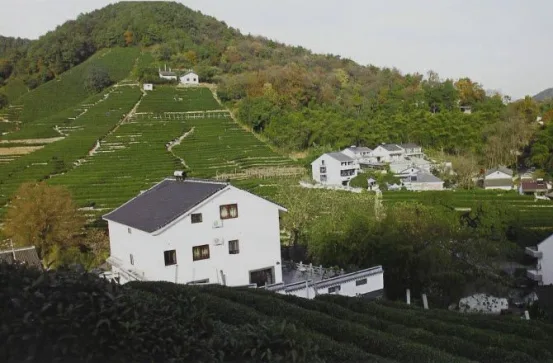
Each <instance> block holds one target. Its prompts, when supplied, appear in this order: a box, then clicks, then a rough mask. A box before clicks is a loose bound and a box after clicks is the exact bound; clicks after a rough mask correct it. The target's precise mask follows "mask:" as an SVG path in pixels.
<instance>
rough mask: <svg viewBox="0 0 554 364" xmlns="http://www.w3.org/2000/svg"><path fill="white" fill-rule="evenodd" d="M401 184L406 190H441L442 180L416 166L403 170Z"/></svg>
mask: <svg viewBox="0 0 554 364" xmlns="http://www.w3.org/2000/svg"><path fill="white" fill-rule="evenodd" d="M403 175H404V177H402V186H404V187H406V189H407V190H408V191H442V190H443V188H444V181H442V180H441V179H440V178H438V177H435V176H434V175H432V174H431V173H427V172H424V171H420V170H418V169H417V168H411V169H410V170H407V171H403Z"/></svg>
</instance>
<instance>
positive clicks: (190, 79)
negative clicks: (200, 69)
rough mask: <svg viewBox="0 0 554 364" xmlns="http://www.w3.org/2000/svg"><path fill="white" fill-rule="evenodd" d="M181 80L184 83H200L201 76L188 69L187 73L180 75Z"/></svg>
mask: <svg viewBox="0 0 554 364" xmlns="http://www.w3.org/2000/svg"><path fill="white" fill-rule="evenodd" d="M179 82H180V83H181V84H182V85H198V83H199V78H198V75H197V74H196V73H194V72H192V71H188V72H187V73H185V74H184V75H182V76H181V77H179Z"/></svg>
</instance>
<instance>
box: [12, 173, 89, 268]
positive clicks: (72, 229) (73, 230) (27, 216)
mask: <svg viewBox="0 0 554 364" xmlns="http://www.w3.org/2000/svg"><path fill="white" fill-rule="evenodd" d="M84 223H85V220H84V217H83V216H82V214H81V213H80V212H79V211H78V210H77V206H76V205H75V203H74V202H73V200H72V199H71V194H70V193H69V191H68V190H67V189H66V188H65V187H61V186H49V185H47V184H46V183H44V182H41V183H25V184H23V185H21V187H20V188H19V189H18V190H17V191H16V193H15V194H14V196H13V198H12V200H11V202H10V205H9V208H8V213H7V216H6V224H5V226H4V233H5V235H6V237H8V238H11V239H12V240H13V243H14V245H16V246H29V245H33V246H35V247H36V249H37V252H38V254H39V256H40V257H41V258H44V257H46V256H47V255H49V254H50V253H51V252H52V250H53V249H55V247H58V248H60V249H64V248H67V247H69V246H71V245H74V243H75V241H76V238H77V236H78V234H79V233H81V232H82V229H83V226H84Z"/></svg>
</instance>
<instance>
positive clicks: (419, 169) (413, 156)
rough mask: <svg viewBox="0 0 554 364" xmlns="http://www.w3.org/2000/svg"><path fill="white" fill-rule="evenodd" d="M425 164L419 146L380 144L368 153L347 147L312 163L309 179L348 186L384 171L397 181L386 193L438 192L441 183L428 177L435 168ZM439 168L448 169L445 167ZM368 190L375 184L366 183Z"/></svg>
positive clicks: (432, 177) (364, 148) (434, 164)
mask: <svg viewBox="0 0 554 364" xmlns="http://www.w3.org/2000/svg"><path fill="white" fill-rule="evenodd" d="M438 166H439V165H438V164H437V163H434V162H432V161H429V160H428V159H427V158H426V156H425V154H424V153H423V149H422V148H421V146H419V145H417V144H414V143H405V144H385V143H383V144H381V145H378V146H377V147H375V148H374V149H370V148H367V147H359V146H354V145H353V146H351V147H348V148H346V149H344V150H342V151H340V152H332V153H325V154H323V155H321V156H320V157H319V158H317V159H316V160H314V161H313V162H312V178H313V180H314V181H315V182H316V183H320V184H323V185H331V186H332V185H335V186H348V185H349V183H350V180H352V179H353V178H354V177H356V176H357V175H358V174H359V173H360V172H362V171H364V170H381V171H383V172H385V171H386V169H387V168H388V169H389V170H390V171H391V172H392V173H394V175H395V176H396V177H398V178H399V179H400V181H401V183H400V184H392V185H390V186H388V187H389V190H398V189H401V188H406V189H407V190H411V191H428V190H435V191H437V190H439V191H440V190H442V189H443V188H444V182H443V181H442V180H441V179H440V178H438V177H436V176H434V175H433V174H432V173H431V169H432V168H434V167H438ZM443 167H451V166H450V165H449V164H445V165H444V166H443ZM368 184H369V189H373V188H374V184H375V180H373V179H368Z"/></svg>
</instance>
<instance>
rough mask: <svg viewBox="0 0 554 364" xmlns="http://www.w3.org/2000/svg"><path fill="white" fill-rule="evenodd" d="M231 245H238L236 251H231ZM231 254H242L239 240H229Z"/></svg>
mask: <svg viewBox="0 0 554 364" xmlns="http://www.w3.org/2000/svg"><path fill="white" fill-rule="evenodd" d="M231 243H233V244H234V243H236V245H237V246H236V250H231ZM228 245H229V254H239V253H240V243H239V239H234V240H229V244H228Z"/></svg>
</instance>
